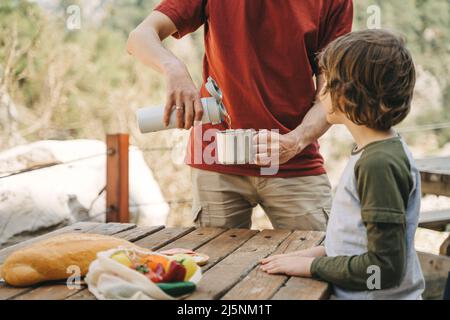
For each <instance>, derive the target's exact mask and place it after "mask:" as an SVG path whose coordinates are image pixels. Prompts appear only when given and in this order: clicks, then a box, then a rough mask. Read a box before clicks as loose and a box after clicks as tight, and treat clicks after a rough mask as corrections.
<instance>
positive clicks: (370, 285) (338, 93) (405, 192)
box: [261, 30, 424, 299]
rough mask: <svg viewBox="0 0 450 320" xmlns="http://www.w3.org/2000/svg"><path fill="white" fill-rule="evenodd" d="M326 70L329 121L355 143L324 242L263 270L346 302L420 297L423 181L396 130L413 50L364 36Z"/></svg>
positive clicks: (383, 37)
mask: <svg viewBox="0 0 450 320" xmlns="http://www.w3.org/2000/svg"><path fill="white" fill-rule="evenodd" d="M320 66H321V68H322V71H323V72H324V75H325V78H326V86H325V87H324V89H323V91H322V93H321V100H322V104H323V106H324V107H325V109H326V111H327V120H328V122H330V123H331V124H343V125H345V126H346V128H347V129H348V130H349V132H350V133H351V135H352V136H353V138H354V140H355V143H356V146H355V148H354V149H353V151H352V155H351V158H350V160H349V162H348V165H347V167H346V168H345V170H344V172H343V174H342V177H341V179H340V182H339V185H338V187H337V191H336V194H335V197H334V199H333V205H332V209H331V214H330V220H329V222H328V227H327V232H326V239H325V245H324V246H319V247H314V248H311V249H308V250H302V251H296V252H293V253H288V254H282V255H275V256H272V257H268V258H266V259H263V260H262V262H261V263H262V266H261V268H262V269H263V270H264V271H266V272H268V273H270V274H279V273H283V274H288V275H292V276H302V277H311V276H314V277H317V278H320V279H322V280H325V281H328V282H330V283H332V284H333V289H334V295H335V297H336V298H341V299H421V295H422V292H423V290H424V279H423V275H422V271H421V268H420V264H419V260H418V257H417V253H416V251H415V249H414V234H415V232H416V229H417V225H418V218H419V210H420V197H421V191H420V175H419V171H418V170H417V168H416V166H415V164H414V160H413V158H412V156H411V153H410V151H409V149H408V147H407V145H406V143H405V142H404V140H403V139H402V138H401V137H400V136H399V135H398V134H397V133H396V132H395V131H394V130H393V129H392V127H393V126H395V125H397V124H398V123H400V122H401V121H402V120H403V119H404V118H405V117H406V116H407V115H408V113H409V111H410V107H411V100H412V97H413V90H414V86H415V79H416V78H415V68H414V63H413V60H412V57H411V54H410V53H409V51H408V50H407V49H406V47H405V44H404V42H403V40H402V39H400V38H399V37H397V36H395V35H393V34H392V33H390V32H388V31H384V30H365V31H359V32H353V33H350V34H348V35H345V36H343V37H341V38H338V39H337V40H335V41H334V42H332V43H331V44H330V45H329V46H328V47H327V48H326V49H325V50H324V51H323V52H322V54H321V56H320Z"/></svg>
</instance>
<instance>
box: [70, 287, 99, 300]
mask: <svg viewBox="0 0 450 320" xmlns="http://www.w3.org/2000/svg"><path fill="white" fill-rule="evenodd" d="M66 300H97V298H95V296H94V295H93V294H92V293H91V292H90V291H89V290H88V289H87V288H85V289H82V290H80V291H78V292H77V293H75V294H73V295H71V296H69V297H67V298H66Z"/></svg>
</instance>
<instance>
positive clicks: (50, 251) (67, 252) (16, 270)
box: [0, 233, 142, 286]
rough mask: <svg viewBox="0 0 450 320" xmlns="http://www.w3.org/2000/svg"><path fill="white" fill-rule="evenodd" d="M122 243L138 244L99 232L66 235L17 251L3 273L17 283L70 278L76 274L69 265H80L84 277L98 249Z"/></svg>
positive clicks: (23, 283)
mask: <svg viewBox="0 0 450 320" xmlns="http://www.w3.org/2000/svg"><path fill="white" fill-rule="evenodd" d="M119 246H124V247H137V246H135V245H134V244H132V243H131V242H128V241H126V240H123V239H118V238H114V237H110V236H104V235H99V234H88V233H67V234H62V235H58V236H55V237H52V238H49V239H45V240H42V241H38V242H36V243H33V244H31V245H30V246H28V247H25V248H23V249H18V250H17V251H15V252H13V253H12V254H11V255H10V256H8V257H7V258H6V260H5V262H4V264H3V265H2V266H1V270H0V275H1V277H2V278H3V279H4V280H5V281H6V282H7V283H8V284H10V285H13V286H30V285H33V284H36V283H39V282H43V281H49V280H62V279H67V278H68V277H69V276H71V275H72V274H71V273H70V272H69V273H68V272H67V271H68V269H67V268H68V267H69V266H78V267H79V270H80V273H81V276H84V275H86V273H87V271H88V268H89V265H90V263H91V262H92V261H94V260H95V259H96V258H97V252H100V251H104V250H108V249H112V248H116V247H119ZM141 249H142V248H141Z"/></svg>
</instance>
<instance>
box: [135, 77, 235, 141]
mask: <svg viewBox="0 0 450 320" xmlns="http://www.w3.org/2000/svg"><path fill="white" fill-rule="evenodd" d="M205 87H206V89H207V90H208V92H209V94H210V95H211V97H206V98H201V102H202V105H203V117H202V123H203V124H206V123H211V124H213V125H215V124H219V123H222V122H223V121H224V120H226V117H227V116H228V115H227V112H226V109H225V106H224V105H223V103H222V92H221V91H220V88H219V87H218V85H217V83H216V82H215V81H214V79H213V78H211V77H209V78H208V80H207V82H206V84H205ZM176 113H177V112H176V110H173V111H172V114H171V116H170V121H169V125H168V126H167V127H165V126H164V124H163V115H164V106H158V107H145V108H141V109H139V110H138V111H137V112H136V116H137V120H138V124H139V129H140V131H141V132H142V133H148V132H155V131H160V130H167V129H173V128H176V127H177V120H176V118H177V114H176Z"/></svg>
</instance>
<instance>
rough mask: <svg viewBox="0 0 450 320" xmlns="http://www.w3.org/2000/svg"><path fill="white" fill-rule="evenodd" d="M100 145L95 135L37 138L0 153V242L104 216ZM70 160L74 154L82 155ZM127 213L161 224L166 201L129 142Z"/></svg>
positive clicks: (103, 162) (143, 221) (141, 221)
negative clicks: (64, 138)
mask: <svg viewBox="0 0 450 320" xmlns="http://www.w3.org/2000/svg"><path fill="white" fill-rule="evenodd" d="M105 152H106V146H105V144H104V143H103V142H101V141H96V140H69V141H51V140H46V141H39V142H35V143H31V144H28V145H23V146H18V147H15V148H12V149H9V150H6V151H3V152H1V153H0V177H1V176H4V175H6V174H2V173H5V172H6V173H10V172H14V171H18V170H23V169H26V168H32V167H37V166H45V165H48V164H59V165H56V166H51V167H47V168H41V169H39V170H35V171H31V172H26V173H22V174H17V175H13V176H10V177H4V178H0V245H1V244H2V243H5V242H7V241H10V240H11V238H12V237H20V235H21V234H27V235H28V234H30V235H32V234H38V233H39V232H40V230H43V229H48V228H50V227H53V226H60V225H64V224H69V223H73V222H75V221H86V220H93V221H99V222H102V221H104V219H105V201H106V198H105V192H104V187H105V184H106V155H105ZM82 158H84V159H83V160H79V161H73V160H76V159H82ZM129 188H130V214H131V218H132V222H135V223H138V224H140V225H163V224H165V223H166V219H167V215H168V212H169V206H168V204H167V203H166V201H165V200H164V198H163V196H162V194H161V190H160V188H159V186H158V184H157V182H156V181H155V179H154V178H153V174H152V172H151V171H150V169H149V168H148V166H147V164H146V163H145V160H144V157H143V154H142V152H141V151H139V149H138V148H136V147H130V186H129Z"/></svg>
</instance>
